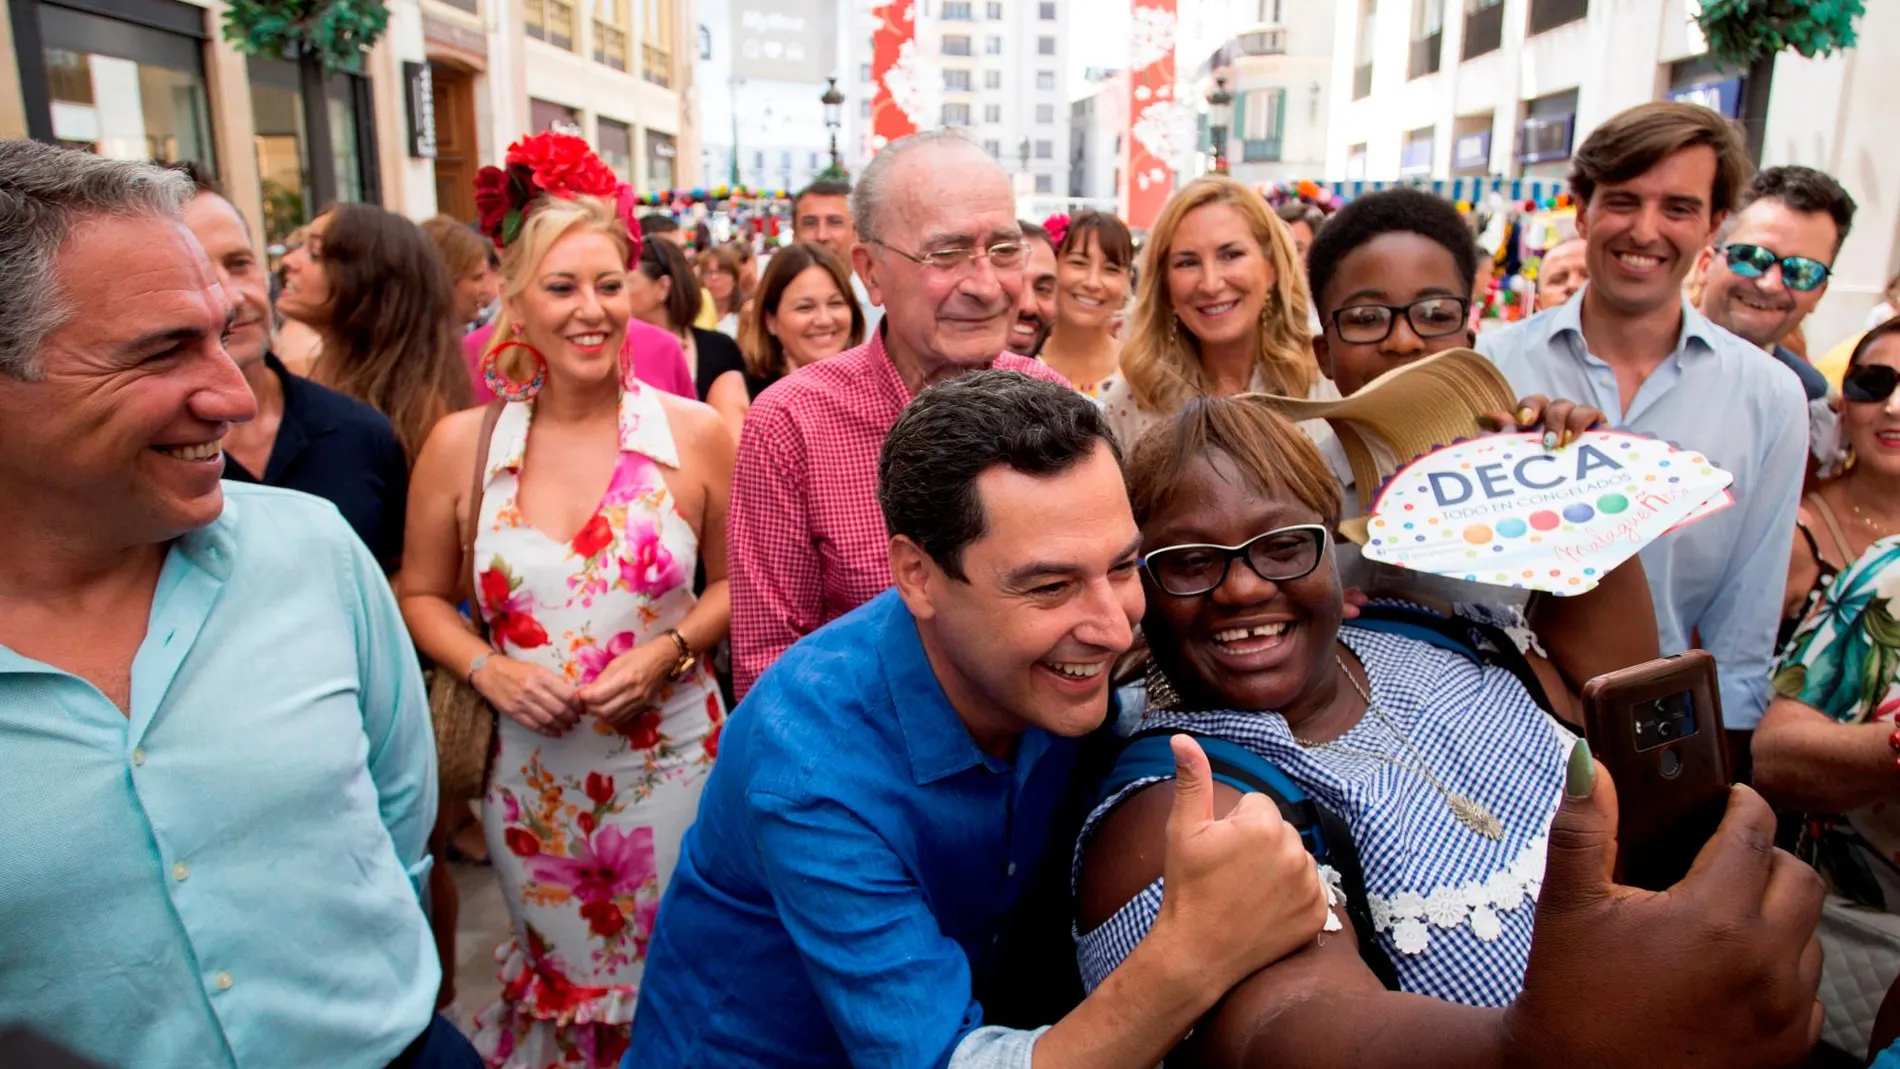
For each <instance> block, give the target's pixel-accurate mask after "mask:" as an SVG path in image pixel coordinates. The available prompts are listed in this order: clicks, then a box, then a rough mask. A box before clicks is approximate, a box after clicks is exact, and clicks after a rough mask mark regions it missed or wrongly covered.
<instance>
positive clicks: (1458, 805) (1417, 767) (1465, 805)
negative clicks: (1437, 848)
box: [1293, 653, 1504, 842]
mask: <svg viewBox="0 0 1900 1069" xmlns="http://www.w3.org/2000/svg"><path fill="white" fill-rule="evenodd" d="M1333 663H1335V664H1337V665H1339V670H1340V671H1341V672H1344V673H1345V675H1346V679H1347V681H1348V682H1350V683H1351V684H1352V689H1354V690H1356V691H1358V692H1359V697H1361V698H1363V699H1364V700H1365V703H1366V710H1367V711H1368V712H1370V713H1371V714H1372V715H1373V716H1374V717H1376V718H1377V719H1378V721H1379V723H1380V724H1381V725H1383V726H1384V727H1385V730H1386V731H1387V733H1389V734H1391V735H1394V736H1397V738H1398V740H1399V741H1400V742H1401V743H1403V744H1404V745H1405V748H1406V750H1408V751H1410V752H1411V755H1412V761H1413V762H1414V764H1413V765H1412V766H1411V767H1412V770H1413V771H1415V772H1417V773H1418V774H1419V775H1420V776H1422V777H1423V778H1424V779H1425V782H1427V783H1430V784H1431V785H1432V789H1433V790H1435V791H1437V792H1438V796H1439V797H1440V798H1443V799H1444V800H1445V808H1447V809H1449V810H1451V815H1452V816H1454V817H1456V818H1457V819H1458V823H1460V824H1463V825H1464V826H1465V827H1467V828H1470V829H1471V830H1472V831H1475V832H1477V833H1478V834H1479V835H1482V836H1484V837H1485V838H1487V839H1490V840H1492V841H1493V842H1496V841H1498V840H1500V839H1503V838H1504V823H1503V822H1502V821H1500V820H1499V819H1498V818H1497V816H1496V814H1494V813H1492V812H1491V810H1490V809H1488V808H1487V807H1486V806H1485V804H1484V803H1483V802H1480V801H1478V800H1477V799H1475V798H1471V797H1468V796H1466V795H1462V794H1459V793H1457V792H1456V791H1453V790H1449V789H1448V788H1446V786H1445V785H1444V784H1443V783H1442V782H1440V781H1439V779H1438V777H1437V776H1435V775H1433V774H1432V770H1431V769H1430V768H1429V767H1427V766H1426V764H1425V757H1424V755H1423V754H1420V753H1419V752H1418V747H1416V746H1414V745H1412V740H1411V739H1410V738H1408V737H1407V736H1406V734H1405V732H1403V731H1401V730H1399V726H1398V724H1396V723H1394V722H1393V720H1392V718H1391V717H1390V716H1387V715H1386V711H1385V710H1384V709H1382V708H1380V707H1379V703H1378V702H1376V701H1374V700H1373V698H1372V693H1371V691H1369V690H1367V689H1366V687H1365V686H1364V685H1363V684H1361V683H1360V682H1359V678H1358V677H1357V676H1355V675H1353V674H1352V672H1351V671H1350V670H1349V669H1347V667H1346V662H1345V661H1344V660H1343V659H1341V658H1340V656H1339V654H1337V653H1335V654H1333ZM1293 741H1294V742H1297V743H1299V744H1300V745H1301V746H1304V747H1306V748H1307V749H1309V750H1326V749H1332V750H1338V751H1339V752H1341V753H1356V754H1359V755H1361V756H1363V757H1371V758H1375V759H1377V760H1380V761H1384V762H1386V763H1387V764H1390V765H1397V766H1398V767H1400V768H1404V767H1406V766H1405V765H1404V764H1403V763H1401V762H1400V761H1399V760H1398V759H1396V758H1394V757H1392V756H1391V755H1389V754H1383V753H1379V752H1378V751H1376V750H1361V749H1359V748H1357V747H1353V746H1342V745H1340V744H1339V743H1338V742H1337V741H1333V742H1310V741H1308V740H1306V739H1302V738H1300V737H1299V736H1298V735H1295V736H1293Z"/></svg>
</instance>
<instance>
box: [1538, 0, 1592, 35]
mask: <svg viewBox="0 0 1900 1069" xmlns="http://www.w3.org/2000/svg"><path fill="white" fill-rule="evenodd" d="M1589 17H1590V0H1531V24H1530V32H1531V33H1533V34H1539V33H1543V32H1544V31H1546V30H1554V29H1556V28H1557V27H1559V26H1562V25H1565V24H1566V23H1571V22H1576V21H1578V20H1579V19H1586V18H1589Z"/></svg>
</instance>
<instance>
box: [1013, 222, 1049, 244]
mask: <svg viewBox="0 0 1900 1069" xmlns="http://www.w3.org/2000/svg"><path fill="white" fill-rule="evenodd" d="M1016 225H1017V226H1019V227H1021V228H1022V231H1023V240H1025V241H1027V240H1029V239H1031V238H1034V239H1035V240H1037V241H1040V242H1043V243H1045V244H1047V245H1048V246H1049V247H1050V248H1051V249H1054V248H1055V247H1056V242H1055V239H1054V238H1052V237H1050V236H1049V232H1048V231H1047V230H1044V229H1043V228H1042V227H1041V226H1039V225H1037V224H1036V223H1032V222H1030V221H1029V220H1027V219H1018V220H1016Z"/></svg>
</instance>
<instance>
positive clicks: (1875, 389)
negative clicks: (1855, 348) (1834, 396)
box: [1841, 364, 1900, 405]
mask: <svg viewBox="0 0 1900 1069" xmlns="http://www.w3.org/2000/svg"><path fill="white" fill-rule="evenodd" d="M1896 386H1900V369H1895V368H1891V367H1888V366H1887V365H1885V364H1862V365H1861V366H1859V367H1857V368H1854V369H1852V370H1850V371H1848V373H1847V374H1846V375H1845V376H1843V377H1842V378H1841V396H1842V397H1845V398H1847V399H1848V400H1849V401H1858V402H1860V403H1861V404H1863V405H1877V404H1883V403H1885V402H1886V400H1887V399H1888V398H1890V397H1892V396H1893V391H1894V387H1896Z"/></svg>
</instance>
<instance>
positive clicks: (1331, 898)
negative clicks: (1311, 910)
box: [1319, 865, 1346, 932]
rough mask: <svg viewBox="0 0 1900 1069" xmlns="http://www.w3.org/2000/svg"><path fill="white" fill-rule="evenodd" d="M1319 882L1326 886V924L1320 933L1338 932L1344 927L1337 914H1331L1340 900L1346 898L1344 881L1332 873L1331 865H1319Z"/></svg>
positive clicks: (1337, 874) (1336, 873)
mask: <svg viewBox="0 0 1900 1069" xmlns="http://www.w3.org/2000/svg"><path fill="white" fill-rule="evenodd" d="M1319 882H1320V883H1322V884H1324V885H1325V886H1326V924H1325V926H1324V927H1322V928H1321V929H1320V931H1322V932H1337V931H1340V930H1342V929H1343V928H1345V927H1346V926H1345V925H1343V924H1341V923H1339V914H1337V913H1335V912H1333V907H1334V906H1337V905H1339V903H1340V900H1341V899H1344V898H1345V897H1346V881H1345V879H1344V878H1343V877H1341V876H1340V875H1339V873H1338V872H1336V871H1334V869H1333V867H1332V866H1331V865H1321V866H1320V867H1319Z"/></svg>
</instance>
